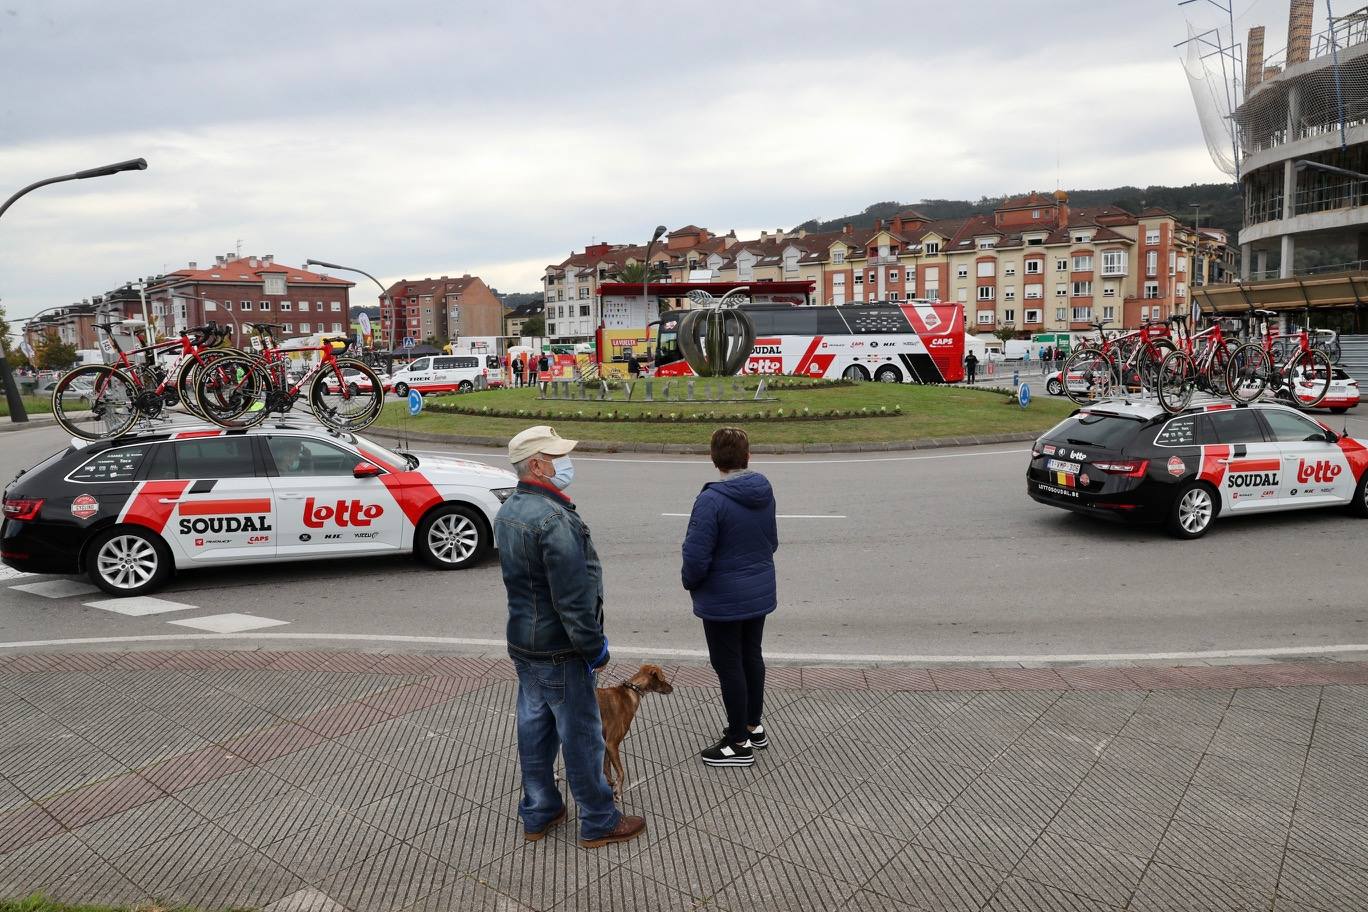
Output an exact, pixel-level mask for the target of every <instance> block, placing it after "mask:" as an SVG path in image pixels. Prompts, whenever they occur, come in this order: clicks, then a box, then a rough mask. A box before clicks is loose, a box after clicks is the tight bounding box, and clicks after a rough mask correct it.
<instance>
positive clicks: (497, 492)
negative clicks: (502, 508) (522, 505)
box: [489, 488, 518, 503]
mask: <svg viewBox="0 0 1368 912" xmlns="http://www.w3.org/2000/svg"><path fill="white" fill-rule="evenodd" d="M516 490H518V489H517V488H492V489H490V492H489V493H491V494H493V495H494V496H495V497H497V498H499V503H503V502H504V501H505V500H508V498H510V497H512V496H513V492H514V491H516Z"/></svg>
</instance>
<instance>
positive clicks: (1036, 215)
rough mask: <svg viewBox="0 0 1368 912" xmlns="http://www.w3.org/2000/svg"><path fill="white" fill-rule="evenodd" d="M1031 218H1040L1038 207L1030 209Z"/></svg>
mask: <svg viewBox="0 0 1368 912" xmlns="http://www.w3.org/2000/svg"><path fill="white" fill-rule="evenodd" d="M1031 218H1033V219H1038V218H1040V210H1039V209H1032V210H1031Z"/></svg>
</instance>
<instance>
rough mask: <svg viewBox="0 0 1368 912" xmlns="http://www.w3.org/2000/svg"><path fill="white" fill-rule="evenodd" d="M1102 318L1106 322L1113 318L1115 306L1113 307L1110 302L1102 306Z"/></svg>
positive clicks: (1114, 316) (1114, 317)
mask: <svg viewBox="0 0 1368 912" xmlns="http://www.w3.org/2000/svg"><path fill="white" fill-rule="evenodd" d="M1102 319H1103V320H1104V321H1106V322H1108V323H1110V322H1111V321H1112V320H1115V319H1116V308H1115V307H1113V306H1112V305H1111V304H1108V305H1107V306H1106V307H1104V308H1102Z"/></svg>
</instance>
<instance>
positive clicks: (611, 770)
mask: <svg viewBox="0 0 1368 912" xmlns="http://www.w3.org/2000/svg"><path fill="white" fill-rule="evenodd" d="M648 693H661V694H667V693H674V688H673V687H671V686H670V682H669V681H667V680H665V673H664V672H663V671H661V670H660V666H659V665H642V666H641V668H640V669H638V670H637V673H636V674H634V675H632V676H631V677H630V678H628V679H627V680H626V681H623V682H622V683H621V684H618V685H617V686H615V687H600V688H599V689H598V705H599V715H600V716H602V717H603V746H604V752H603V775H604V776H605V777H607V779H608V784H609V785H611V786H612V787H613V795H614V796H615V797H618V798H621V797H622V787H623V785H624V784H625V783H626V781H627V777H626V771H625V770H624V769H623V766H622V755H621V754H619V753H618V747H619V746H620V745H621V744H622V739H623V738H625V737H627V730H628V729H630V728H631V727H632V720H633V719H635V718H636V714H637V709H638V708H639V707H640V706H641V698H642V697H643V696H644V695H646V694H648Z"/></svg>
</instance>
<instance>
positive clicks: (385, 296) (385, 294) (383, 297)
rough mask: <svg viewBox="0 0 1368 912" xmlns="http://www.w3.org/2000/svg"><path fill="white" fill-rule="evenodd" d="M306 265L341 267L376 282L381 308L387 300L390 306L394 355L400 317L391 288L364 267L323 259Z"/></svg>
mask: <svg viewBox="0 0 1368 912" xmlns="http://www.w3.org/2000/svg"><path fill="white" fill-rule="evenodd" d="M304 265H305V266H322V267H323V268H324V269H340V270H342V271H343V272H354V273H356V274H357V275H363V276H365V277H366V278H368V279H370V280H371V281H372V282H374V283H375V287H376V288H378V289H380V304H381V309H382V310H383V308H384V304H385V303H386V302H388V303H389V308H390V338H389V350H390V354H391V355H393V354H394V324H395V321H396V320H397V319H398V314H396V313H395V312H394V298H392V297H390V293H389V289H387V288H386V287H385V286H384V285H381V284H380V280H379V279H377V278H376V277H375V276H373V275H371V274H370V273H369V272H366V271H365V270H364V269H357V268H356V267H354V266H339V265H338V264H336V263H325V262H324V261H323V260H305V261H304ZM348 319H350V315H348Z"/></svg>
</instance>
